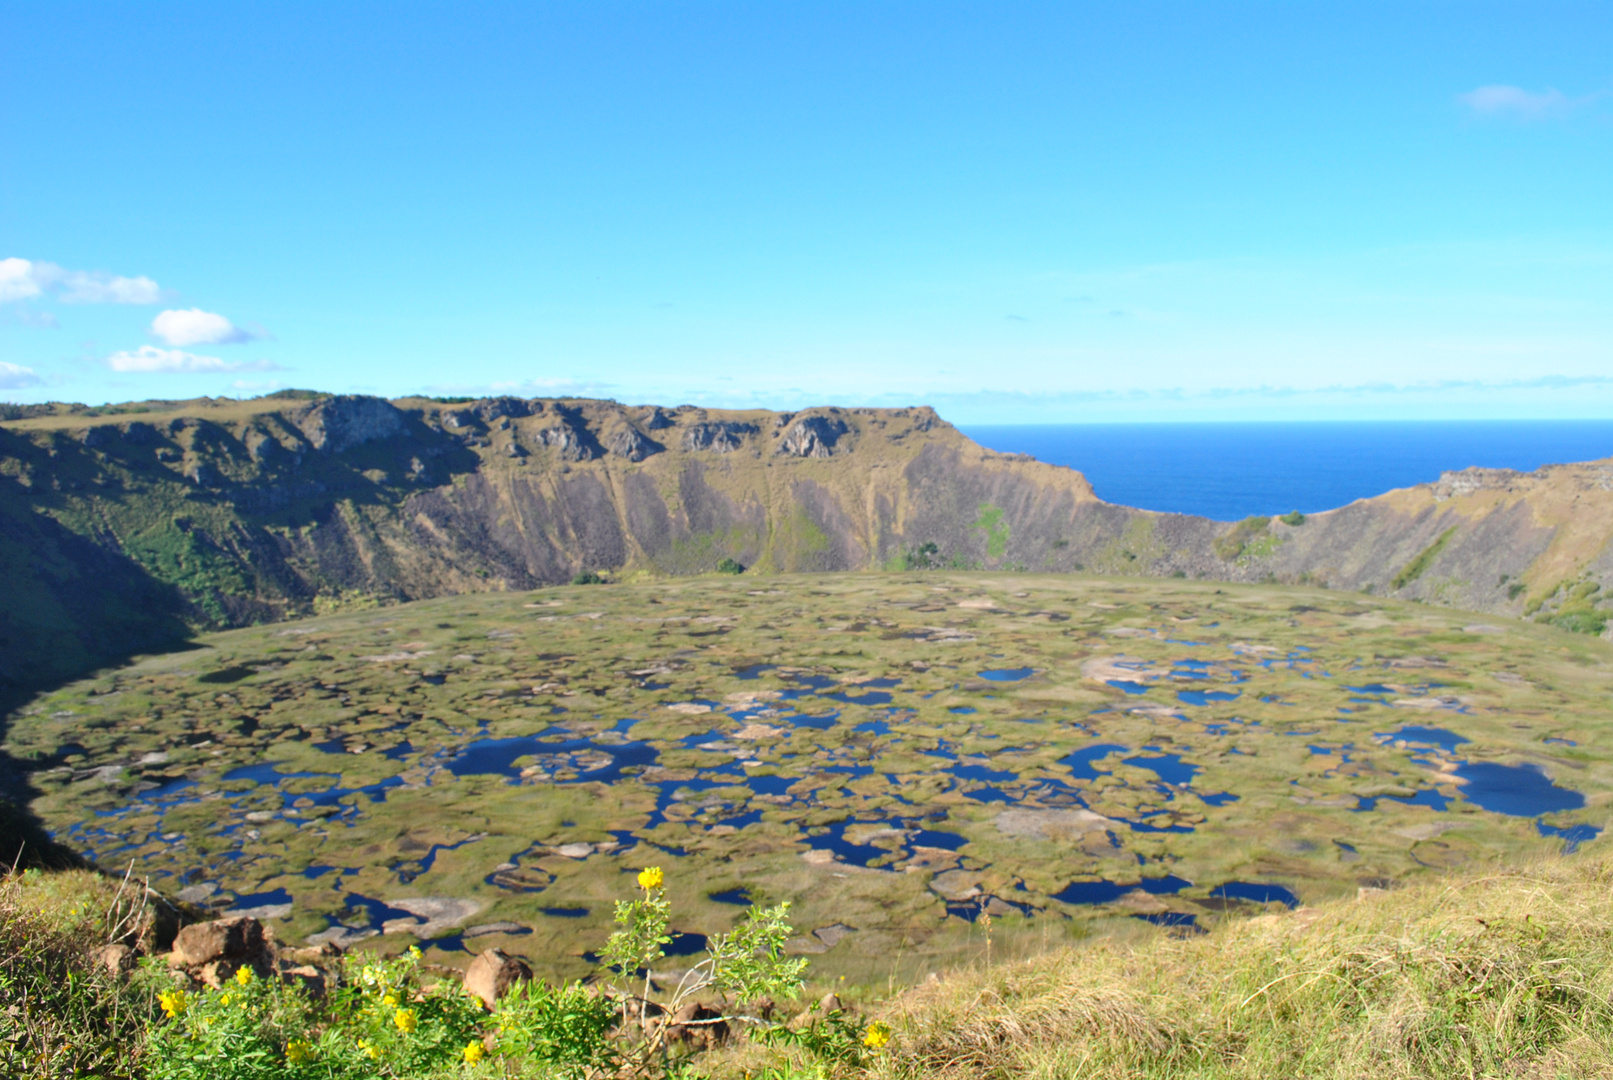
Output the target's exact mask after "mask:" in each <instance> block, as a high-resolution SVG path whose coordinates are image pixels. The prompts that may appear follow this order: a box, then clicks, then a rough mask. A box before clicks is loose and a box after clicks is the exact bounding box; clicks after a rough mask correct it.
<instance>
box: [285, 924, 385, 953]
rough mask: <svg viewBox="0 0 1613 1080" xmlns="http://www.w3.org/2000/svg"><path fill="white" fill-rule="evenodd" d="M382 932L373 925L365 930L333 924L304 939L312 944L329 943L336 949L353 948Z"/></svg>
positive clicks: (322, 944)
mask: <svg viewBox="0 0 1613 1080" xmlns="http://www.w3.org/2000/svg"><path fill="white" fill-rule="evenodd" d="M380 934H381V931H379V930H376V929H374V928H373V927H372V928H370V929H365V930H354V929H352V928H350V927H346V926H331V927H327V928H326V929H324V930H321V931H320V932H319V933H317V934H309V935H308V936H307V937H306V938H304V939H303V940H304V941H306V942H308V944H310V945H316V946H325V945H329V946H331V947H332V948H335V949H342V950H346V949H351V948H352V947H353V946H354V945H357V944H358V943H359V942H361V941H364V940H365V939H367V938H372V937H379V936H380Z"/></svg>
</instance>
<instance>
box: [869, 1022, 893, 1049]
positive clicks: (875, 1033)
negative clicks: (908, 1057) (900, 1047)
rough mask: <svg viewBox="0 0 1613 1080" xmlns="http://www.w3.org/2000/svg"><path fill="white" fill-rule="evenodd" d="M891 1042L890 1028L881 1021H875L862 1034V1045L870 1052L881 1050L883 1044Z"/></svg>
mask: <svg viewBox="0 0 1613 1080" xmlns="http://www.w3.org/2000/svg"><path fill="white" fill-rule="evenodd" d="M890 1041H891V1026H890V1025H889V1024H887V1023H885V1022H884V1021H883V1020H875V1021H874V1022H873V1023H872V1024H869V1025H868V1030H867V1031H865V1032H863V1045H864V1046H866V1047H868V1049H870V1050H882V1049H884V1047H885V1044H886V1043H888V1042H890Z"/></svg>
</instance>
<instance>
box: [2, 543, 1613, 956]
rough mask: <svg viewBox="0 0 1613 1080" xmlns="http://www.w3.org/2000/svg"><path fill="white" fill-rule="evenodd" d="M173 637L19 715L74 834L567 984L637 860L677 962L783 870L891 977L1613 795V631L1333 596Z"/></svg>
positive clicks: (689, 590) (1102, 592) (560, 607)
mask: <svg viewBox="0 0 1613 1080" xmlns="http://www.w3.org/2000/svg"><path fill="white" fill-rule="evenodd" d="M199 644H200V645H201V647H200V648H196V649H193V650H190V651H186V652H180V653H175V654H169V655H164V656H159V657H153V658H148V659H145V660H143V661H141V662H139V663H136V664H133V665H132V666H129V667H126V668H123V669H121V670H118V671H114V672H110V673H107V674H105V675H103V676H101V677H99V678H96V679H93V680H88V681H84V682H81V683H78V684H75V685H73V686H70V687H67V688H64V689H62V690H60V691H58V692H55V693H52V694H50V695H48V696H45V697H42V698H40V699H38V700H36V701H35V702H33V703H32V704H31V705H30V706H29V707H28V708H27V709H25V710H23V711H22V713H21V714H19V715H17V716H14V717H13V718H12V721H11V724H10V729H9V734H8V748H9V750H10V751H11V752H12V753H13V754H15V755H17V756H18V757H20V758H22V759H23V760H25V761H31V762H33V763H35V772H34V773H33V782H34V784H35V785H36V789H37V790H38V791H39V792H40V793H41V794H40V797H39V798H37V799H36V801H35V803H34V809H35V810H36V812H37V813H38V814H39V815H40V816H41V817H42V818H43V819H44V820H45V821H46V823H47V824H48V825H49V826H50V827H51V828H52V829H53V830H54V831H55V833H56V835H57V836H58V837H59V838H61V839H64V840H66V841H67V842H69V843H71V844H73V845H74V846H76V847H77V848H79V849H80V850H83V851H86V852H88V853H89V854H91V855H92V856H93V857H94V858H96V859H97V860H99V861H100V862H101V863H102V864H103V865H105V866H108V867H118V868H120V869H121V868H122V867H123V866H125V865H127V864H128V863H130V862H131V861H132V862H133V864H134V866H135V871H136V873H137V874H145V875H150V876H151V878H152V879H153V884H156V885H159V886H160V887H162V888H164V889H165V890H168V891H170V892H174V893H178V894H180V895H181V896H183V897H185V898H186V899H190V900H193V901H196V902H199V903H205V904H209V905H212V906H214V907H215V908H217V909H218V910H229V911H249V912H252V913H254V914H257V915H259V916H260V917H263V918H266V919H271V920H276V923H275V925H276V927H277V932H278V933H279V934H280V936H281V938H282V939H294V940H314V941H321V940H333V941H336V942H338V943H340V944H343V945H352V944H354V943H356V942H359V941H362V940H365V939H370V938H383V937H384V936H386V935H393V936H394V939H393V940H396V941H397V942H400V943H401V942H404V941H413V940H419V941H421V942H422V943H424V944H425V945H426V946H427V947H428V948H429V949H431V950H433V951H434V952H435V953H436V954H438V955H439V958H441V959H445V960H450V961H451V960H454V959H455V958H458V959H461V960H462V959H463V958H464V957H465V955H466V952H467V951H476V950H479V949H481V948H484V947H486V946H488V945H494V944H497V945H502V946H505V947H509V948H513V949H516V950H519V951H521V952H523V953H526V954H527V955H530V956H532V957H534V958H536V959H537V960H538V961H539V962H540V964H545V965H548V966H549V968H550V971H551V972H552V973H553V974H556V975H576V974H581V973H582V972H583V971H584V970H585V967H586V966H587V963H588V959H589V958H590V952H591V950H593V949H595V948H597V947H598V946H599V944H600V943H601V942H602V941H603V940H604V937H605V934H606V930H605V924H606V923H607V922H608V921H609V919H610V916H611V907H612V901H613V900H614V899H615V898H617V897H620V896H622V895H624V894H625V893H627V892H629V891H631V878H628V877H624V875H625V874H629V873H632V872H636V871H637V870H638V869H639V868H640V867H643V866H647V865H659V866H662V867H664V868H665V869H666V870H667V877H668V883H669V889H670V891H671V893H672V895H673V899H674V901H675V910H678V911H679V912H681V913H685V914H684V915H683V918H684V925H682V926H680V927H679V930H680V936H679V937H678V939H677V940H676V941H675V942H674V943H673V945H672V947H671V950H670V951H672V952H673V953H675V954H676V953H679V952H695V951H698V950H699V948H700V947H701V945H702V943H703V941H704V935H706V934H709V933H713V932H716V931H718V930H722V929H725V928H727V927H728V926H729V925H730V924H731V922H732V920H733V917H734V915H735V913H736V911H737V910H738V908H737V906H736V905H742V904H747V903H751V902H775V901H778V900H789V901H791V902H792V903H793V904H794V911H793V918H794V923H795V925H796V926H797V927H798V928H799V929H800V931H801V935H800V937H799V938H797V939H796V940H795V942H793V943H792V948H793V949H795V950H796V951H800V952H807V953H813V954H817V955H818V956H819V957H820V959H819V966H820V970H823V969H824V966H825V965H827V970H830V971H839V972H842V973H846V974H848V976H849V977H853V978H858V979H878V980H880V981H884V979H885V978H886V977H887V975H889V974H896V975H898V976H899V977H906V976H908V975H911V974H913V973H922V971H924V970H927V969H933V968H934V967H935V966H937V965H938V964H944V963H945V962H946V961H947V959H948V958H949V957H951V956H954V955H955V954H956V951H957V950H958V949H960V948H963V947H964V946H965V944H966V943H967V942H968V941H969V940H970V937H971V935H974V936H975V940H976V941H978V935H979V933H980V928H979V926H978V920H979V917H980V916H981V914H982V913H989V914H990V915H991V916H992V917H993V920H994V923H995V924H996V927H997V930H996V932H997V933H998V934H999V935H1000V939H1013V938H1014V937H1015V935H1018V937H1019V938H1020V939H1021V940H1026V939H1029V938H1032V937H1034V938H1037V939H1039V940H1041V941H1043V942H1046V941H1050V940H1052V939H1055V938H1056V939H1060V940H1062V939H1066V938H1068V937H1070V936H1072V935H1077V934H1080V933H1082V932H1084V931H1085V930H1086V929H1089V928H1090V927H1091V926H1092V924H1093V920H1098V919H1107V920H1117V919H1124V920H1128V922H1129V921H1130V920H1141V921H1146V922H1149V923H1153V924H1155V925H1157V926H1160V927H1164V928H1167V930H1168V931H1170V932H1191V931H1192V929H1193V928H1195V927H1202V926H1204V925H1205V924H1207V923H1208V922H1210V921H1213V920H1214V919H1216V918H1218V917H1220V915H1221V914H1222V913H1224V912H1226V911H1228V910H1229V909H1231V910H1238V909H1243V910H1248V909H1251V908H1255V907H1259V906H1260V905H1288V906H1292V905H1295V904H1298V903H1300V902H1302V901H1304V900H1307V899H1316V898H1320V897H1322V896H1328V895H1338V894H1341V893H1346V892H1348V893H1353V892H1354V891H1355V890H1356V889H1357V888H1359V887H1362V886H1368V887H1378V886H1384V885H1387V884H1389V883H1392V882H1394V881H1396V880H1399V879H1402V878H1405V877H1407V876H1410V875H1414V874H1418V873H1423V872H1426V871H1427V870H1429V869H1432V870H1444V869H1448V868H1451V867H1456V866H1459V865H1464V864H1472V863H1483V862H1486V861H1496V860H1507V859H1510V858H1513V857H1515V856H1518V855H1523V854H1539V853H1541V852H1545V851H1550V850H1557V851H1565V852H1572V851H1573V850H1574V849H1575V848H1576V847H1577V846H1578V845H1581V844H1583V843H1585V842H1587V841H1590V840H1593V839H1594V838H1595V837H1596V836H1597V835H1598V833H1599V832H1600V830H1601V829H1602V827H1603V826H1604V824H1605V821H1606V818H1607V812H1606V804H1607V802H1608V799H1609V793H1610V791H1613V770H1610V768H1609V762H1610V761H1613V731H1610V730H1609V725H1608V723H1607V719H1608V715H1609V710H1608V697H1607V692H1608V689H1609V677H1610V675H1613V646H1609V645H1608V644H1607V643H1604V642H1601V641H1598V640H1594V639H1587V638H1585V637H1583V636H1574V635H1569V634H1566V633H1563V632H1560V631H1556V630H1552V629H1550V628H1545V627H1537V626H1529V625H1523V624H1517V625H1512V624H1508V625H1506V626H1498V625H1493V624H1477V623H1476V621H1475V617H1473V616H1471V615H1464V614H1462V613H1460V612H1452V611H1448V610H1442V609H1432V608H1428V607H1424V606H1420V605H1408V604H1399V603H1394V602H1389V601H1383V600H1377V599H1373V598H1370V597H1363V596H1359V595H1353V594H1337V593H1327V592H1317V591H1310V590H1295V589H1284V588H1276V587H1271V588H1264V587H1234V586H1227V585H1220V586H1216V585H1211V584H1206V583H1197V582H1187V581H1151V580H1137V579H1123V580H1094V579H1084V578H1071V577H1042V576H1030V575H968V574H918V575H910V576H890V575H844V576H828V575H823V576H812V577H777V578H761V579H750V578H748V577H746V578H722V579H713V578H699V579H678V580H672V581H654V582H646V583H642V584H633V585H613V586H579V587H566V588H556V589H546V590H543V591H540V592H536V593H526V594H487V595H480V596H468V597H456V598H451V599H443V600H431V601H422V602H419V603H413V604H408V605H403V606H400V607H393V608H386V609H381V610H371V611H366V612H359V613H352V614H346V615H340V616H331V617H322V618H317V619H312V620H308V621H306V622H301V623H295V624H281V625H275V626H268V627H258V628H253V629H248V630H240V631H232V632H229V633H223V634H216V635H211V636H209V637H207V638H205V639H203V640H202V641H201V642H200V643H199ZM1129 924H1130V925H1134V926H1137V927H1138V928H1139V931H1147V932H1153V931H1149V930H1148V929H1147V928H1146V927H1143V926H1141V922H1130V923H1129ZM384 943H385V942H384V941H383V944H384Z"/></svg>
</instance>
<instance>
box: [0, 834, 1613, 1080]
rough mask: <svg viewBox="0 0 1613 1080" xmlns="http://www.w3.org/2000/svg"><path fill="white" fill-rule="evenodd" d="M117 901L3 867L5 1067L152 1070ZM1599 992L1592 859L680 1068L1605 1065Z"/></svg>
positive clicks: (1145, 944) (1036, 981) (1130, 1071)
mask: <svg viewBox="0 0 1613 1080" xmlns="http://www.w3.org/2000/svg"><path fill="white" fill-rule="evenodd" d="M110 896H111V888H110V886H109V885H107V884H106V883H105V882H104V881H102V880H99V879H96V878H95V877H94V876H93V875H88V874H83V873H63V874H44V875H41V874H37V873H36V874H32V875H28V876H27V877H26V878H25V877H24V875H21V874H18V875H8V876H7V877H6V878H5V879H3V880H0V1074H3V1075H6V1076H27V1077H47V1076H73V1075H97V1076H128V1077H131V1078H132V1077H141V1076H145V1075H147V1073H148V1071H149V1068H150V1064H151V1063H150V1062H149V1061H142V1060H141V1059H140V1057H139V1056H138V1055H137V1053H136V1052H135V1050H136V1048H137V1047H139V1046H140V1045H141V1044H142V1043H143V1042H145V1041H146V1030H147V1028H148V1026H149V1025H152V1024H160V1023H163V1022H164V1021H163V1020H162V1019H161V1013H160V1011H159V1010H157V1009H156V1008H155V1007H154V1005H153V1004H152V1002H150V1001H147V1000H145V998H146V996H147V993H146V992H145V991H143V990H142V989H141V988H140V983H139V980H138V979H137V980H135V981H134V982H133V983H122V982H120V981H118V980H116V979H113V978H110V977H107V976H104V975H102V974H100V973H98V972H96V970H95V966H96V965H95V956H96V952H97V950H98V949H99V947H100V944H101V943H102V942H103V941H104V940H105V939H104V937H103V936H102V933H103V931H104V925H105V918H104V915H102V914H101V913H100V912H101V911H103V910H104V908H105V905H106V904H107V903H108V902H109V900H110ZM1610 995H1613V856H1609V855H1603V854H1600V853H1598V854H1588V855H1583V856H1578V857H1573V858H1565V859H1554V860H1550V861H1547V862H1542V863H1538V864H1533V865H1530V866H1528V867H1525V868H1523V869H1518V870H1508V871H1499V872H1492V873H1488V874H1485V875H1482V876H1478V875H1474V876H1459V875H1453V876H1450V877H1445V878H1441V879H1430V880H1424V881H1422V882H1420V883H1416V884H1413V885H1411V886H1409V887H1406V888H1404V889H1399V890H1396V891H1393V892H1387V893H1368V894H1366V895H1364V896H1362V897H1360V898H1358V899H1354V900H1340V901H1334V902H1330V903H1325V904H1320V905H1317V906H1314V907H1307V908H1301V909H1300V910H1298V911H1296V912H1293V913H1285V914H1276V915H1262V916H1258V917H1254V918H1233V919H1228V920H1226V921H1225V922H1223V923H1221V924H1220V925H1218V926H1217V927H1216V928H1215V929H1214V930H1212V931H1211V932H1210V933H1208V934H1202V935H1194V936H1170V935H1166V934H1160V935H1158V936H1155V937H1152V938H1150V939H1146V940H1140V941H1138V940H1132V941H1123V940H1120V939H1110V940H1104V939H1097V940H1094V941H1092V942H1091V943H1090V944H1087V945H1084V946H1081V947H1076V948H1068V949H1061V950H1058V951H1055V952H1051V953H1048V954H1046V955H1043V956H1040V957H1037V958H1034V959H1030V960H1024V961H1020V962H1016V963H1013V964H1008V965H999V966H995V967H991V968H986V967H983V966H980V967H976V968H975V969H972V970H960V971H955V972H952V973H950V974H948V975H946V976H944V977H941V978H939V979H937V980H934V981H931V982H927V983H925V984H923V985H920V986H918V987H916V988H914V989H911V990H908V991H906V992H904V993H900V994H898V995H896V996H894V997H893V998H891V999H889V1000H887V1001H885V1002H883V1003H870V1004H868V1005H866V1006H865V1008H866V1011H867V1013H868V1015H869V1017H870V1018H877V1019H879V1020H881V1021H882V1022H887V1023H889V1024H890V1025H891V1026H892V1028H893V1029H894V1037H893V1038H892V1039H891V1041H890V1043H889V1045H888V1046H886V1047H885V1048H884V1049H883V1050H881V1051H880V1052H878V1053H876V1054H872V1055H867V1057H868V1058H869V1059H871V1060H870V1061H869V1064H868V1066H867V1067H866V1068H864V1069H857V1068H853V1067H851V1066H850V1065H848V1064H845V1063H844V1061H842V1063H839V1064H836V1063H835V1062H833V1061H826V1060H824V1059H823V1058H822V1057H819V1056H815V1055H814V1053H813V1052H812V1050H811V1048H810V1047H803V1046H801V1045H799V1044H796V1045H784V1046H773V1047H764V1046H761V1045H758V1044H756V1043H754V1042H748V1041H741V1042H739V1043H737V1044H734V1045H731V1046H729V1047H727V1048H725V1049H723V1050H721V1051H718V1052H716V1053H713V1054H707V1055H705V1056H703V1057H698V1058H696V1059H695V1060H694V1061H693V1062H691V1063H689V1064H690V1065H691V1066H692V1068H690V1069H689V1070H688V1071H686V1072H684V1073H683V1074H682V1075H685V1076H712V1077H724V1078H726V1077H736V1078H737V1077H739V1076H745V1075H749V1076H752V1077H756V1076H765V1077H772V1078H781V1080H789V1078H805V1077H821V1076H830V1075H835V1076H864V1077H866V1078H868V1080H907V1078H918V1077H943V1078H965V1077H967V1078H976V1077H979V1078H987V1077H990V1078H1009V1077H1014V1078H1018V1077H1024V1078H1042V1077H1048V1078H1051V1077H1090V1078H1094V1080H1098V1078H1111V1077H1112V1078H1121V1077H1125V1078H1143V1077H1160V1078H1165V1077H1169V1078H1172V1080H1178V1078H1206V1080H1208V1078H1234V1077H1307V1078H1310V1077H1314V1078H1323V1077H1387V1078H1395V1077H1490V1076H1494V1077H1500V1076H1506V1077H1538V1078H1546V1077H1551V1078H1556V1077H1590V1076H1610V1075H1613V1004H1610ZM507 1067H508V1063H505V1062H495V1061H494V1060H493V1059H492V1058H491V1057H490V1059H489V1060H488V1062H487V1063H486V1064H485V1065H483V1066H482V1067H481V1068H477V1069H467V1068H465V1067H463V1066H461V1067H458V1068H453V1069H451V1070H446V1071H444V1072H443V1073H442V1075H444V1076H448V1075H468V1074H470V1073H475V1074H478V1075H480V1074H483V1073H486V1074H488V1075H502V1074H503V1072H504V1069H505V1068H507ZM433 1075H435V1074H433Z"/></svg>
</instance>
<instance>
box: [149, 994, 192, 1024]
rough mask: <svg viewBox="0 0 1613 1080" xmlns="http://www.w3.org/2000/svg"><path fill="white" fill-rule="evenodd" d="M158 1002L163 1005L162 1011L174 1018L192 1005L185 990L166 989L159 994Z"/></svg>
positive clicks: (169, 1017)
mask: <svg viewBox="0 0 1613 1080" xmlns="http://www.w3.org/2000/svg"><path fill="white" fill-rule="evenodd" d="M157 1004H158V1005H161V1006H162V1011H163V1012H165V1013H167V1014H168V1019H170V1020H172V1019H173V1018H174V1017H176V1016H178V1015H179V1014H180V1013H182V1012H184V1011H185V1010H186V1009H187V1008H189V1007H190V996H189V995H187V994H186V993H185V991H183V990H164V991H163V992H162V993H160V994H158V995H157Z"/></svg>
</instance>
